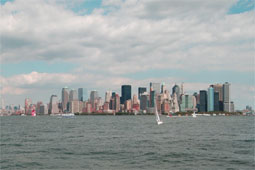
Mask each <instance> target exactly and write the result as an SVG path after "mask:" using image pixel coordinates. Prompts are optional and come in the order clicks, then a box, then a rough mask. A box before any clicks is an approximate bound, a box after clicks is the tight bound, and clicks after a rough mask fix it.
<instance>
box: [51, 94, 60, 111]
mask: <svg viewBox="0 0 255 170" xmlns="http://www.w3.org/2000/svg"><path fill="white" fill-rule="evenodd" d="M49 113H50V114H55V113H59V109H58V97H57V95H51V97H50V104H49Z"/></svg>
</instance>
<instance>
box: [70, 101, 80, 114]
mask: <svg viewBox="0 0 255 170" xmlns="http://www.w3.org/2000/svg"><path fill="white" fill-rule="evenodd" d="M79 102H80V101H78V100H72V101H70V102H69V105H70V106H69V108H70V109H69V111H70V112H71V113H78V112H79V110H80V109H79Z"/></svg>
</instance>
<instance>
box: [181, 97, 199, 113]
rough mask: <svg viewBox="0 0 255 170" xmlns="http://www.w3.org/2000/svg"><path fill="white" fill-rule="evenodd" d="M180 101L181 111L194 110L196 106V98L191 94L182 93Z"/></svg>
mask: <svg viewBox="0 0 255 170" xmlns="http://www.w3.org/2000/svg"><path fill="white" fill-rule="evenodd" d="M181 98H182V103H181V104H180V106H181V107H180V110H181V111H182V112H186V111H194V110H195V108H196V98H195V96H193V95H188V94H186V95H182V96H181Z"/></svg>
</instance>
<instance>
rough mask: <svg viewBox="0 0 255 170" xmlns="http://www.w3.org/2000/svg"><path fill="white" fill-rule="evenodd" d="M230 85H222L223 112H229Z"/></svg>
mask: <svg viewBox="0 0 255 170" xmlns="http://www.w3.org/2000/svg"><path fill="white" fill-rule="evenodd" d="M229 103H230V84H229V83H228V82H226V83H224V84H223V104H224V111H226V112H230V104H229Z"/></svg>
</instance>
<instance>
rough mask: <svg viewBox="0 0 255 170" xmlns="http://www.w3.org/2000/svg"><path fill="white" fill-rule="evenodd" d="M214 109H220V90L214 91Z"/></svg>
mask: <svg viewBox="0 0 255 170" xmlns="http://www.w3.org/2000/svg"><path fill="white" fill-rule="evenodd" d="M214 111H216V112H218V111H220V102H219V92H215V91H214Z"/></svg>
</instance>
